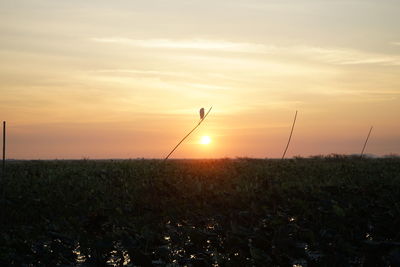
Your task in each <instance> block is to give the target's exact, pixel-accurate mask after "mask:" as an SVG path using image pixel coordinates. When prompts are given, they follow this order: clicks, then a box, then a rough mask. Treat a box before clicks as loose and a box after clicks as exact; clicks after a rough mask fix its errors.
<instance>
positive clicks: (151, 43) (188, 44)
mask: <svg viewBox="0 0 400 267" xmlns="http://www.w3.org/2000/svg"><path fill="white" fill-rule="evenodd" d="M92 40H93V41H95V42H100V43H115V44H124V45H132V46H137V47H143V48H167V49H198V50H217V51H227V52H245V53H266V52H268V51H270V52H271V51H272V50H273V49H274V47H272V46H271V47H267V46H265V45H262V44H253V43H239V42H227V41H216V40H204V39H193V40H170V39H130V38H93V39H92Z"/></svg>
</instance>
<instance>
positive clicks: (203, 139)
mask: <svg viewBox="0 0 400 267" xmlns="http://www.w3.org/2000/svg"><path fill="white" fill-rule="evenodd" d="M210 143H211V138H210V137H209V136H207V135H204V136H202V137H201V138H200V144H202V145H208V144H210Z"/></svg>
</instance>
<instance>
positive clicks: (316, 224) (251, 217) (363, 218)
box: [0, 156, 400, 266]
mask: <svg viewBox="0 0 400 267" xmlns="http://www.w3.org/2000/svg"><path fill="white" fill-rule="evenodd" d="M0 200H1V202H0V203H1V222H0V227H1V233H0V265H1V266H9V265H15V266H56V265H64V266H107V265H109V266H119V265H129V266H153V265H155V266H184V265H186V266H400V159H399V158H382V159H360V158H356V157H344V156H330V157H326V158H322V157H315V158H308V159H301V158H296V159H290V160H258V159H235V160H231V159H220V160H176V161H175V160H171V161H168V162H166V164H161V162H160V161H157V160H126V161H91V160H81V161H22V162H8V164H7V173H6V176H5V177H3V178H2V181H1V196H0Z"/></svg>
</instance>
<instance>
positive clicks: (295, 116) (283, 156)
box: [282, 110, 297, 159]
mask: <svg viewBox="0 0 400 267" xmlns="http://www.w3.org/2000/svg"><path fill="white" fill-rule="evenodd" d="M296 118H297V110H296V114H295V115H294V120H293V124H292V130H291V131H290V135H289V140H288V142H287V145H286V148H285V151H284V152H283V155H282V159H284V158H285V155H286V151H287V150H288V147H289V144H290V140H291V139H292V134H293V129H294V125H295V124H296Z"/></svg>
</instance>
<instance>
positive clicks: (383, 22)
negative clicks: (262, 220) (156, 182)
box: [0, 0, 400, 159]
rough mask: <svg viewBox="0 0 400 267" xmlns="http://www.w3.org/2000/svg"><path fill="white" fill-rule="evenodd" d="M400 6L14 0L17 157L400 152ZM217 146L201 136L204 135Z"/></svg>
mask: <svg viewBox="0 0 400 267" xmlns="http://www.w3.org/2000/svg"><path fill="white" fill-rule="evenodd" d="M398 14H400V6H399V5H398V3H397V2H396V1H392V0H386V1H372V0H365V1H324V0H314V1H305V0H298V1H275V0H272V1H261V0H260V1H255V0H246V1H244V0H235V1H225V0H223V1H218V2H216V1H208V0H204V1H194V0H193V1H176V0H170V1H164V0H158V1H156V0H148V1H127V0H120V1H105V0H100V1H76V0H73V1H52V0H39V1H33V0H21V1H2V0H0V22H1V23H0V59H1V60H0V120H7V122H8V157H9V158H16V159H52V158H59V159H63V158H82V157H87V158H136V157H145V158H147V157H151V158H162V157H165V156H166V155H167V154H168V152H169V151H170V150H171V149H172V148H173V147H174V146H175V145H176V143H177V142H178V141H179V140H180V139H181V138H182V137H183V136H184V135H185V134H186V133H187V132H188V131H189V130H191V129H192V128H193V127H194V126H195V124H196V123H197V122H198V119H199V115H198V110H199V109H200V108H201V107H205V108H206V109H208V108H209V107H210V106H213V110H212V112H211V113H210V115H209V117H208V118H207V120H206V121H205V122H204V123H203V124H202V125H201V127H200V128H199V129H198V130H197V131H196V132H195V133H194V134H193V135H192V136H191V137H190V138H189V139H188V140H186V142H185V143H183V144H182V146H181V147H180V148H178V150H177V151H176V153H174V155H173V157H175V158H217V157H237V156H248V157H280V156H281V155H282V152H283V150H284V148H285V145H286V141H287V138H288V135H289V132H290V127H291V123H292V120H293V116H294V112H295V110H298V111H299V115H298V121H297V125H296V128H295V131H294V136H293V139H292V143H291V146H290V148H289V151H288V154H287V155H288V156H289V157H291V156H293V155H302V156H308V155H316V154H330V153H346V154H352V153H359V152H360V151H361V148H362V145H363V142H364V139H365V137H366V135H367V133H368V130H369V127H370V126H371V125H373V126H374V130H373V132H372V135H371V139H370V142H369V144H368V147H367V151H366V152H367V153H372V154H376V155H385V154H390V153H400V123H399V114H400V100H399V99H400V98H399V96H400V78H399V77H400V28H399V27H398V25H399V24H400V19H399V17H398ZM205 135H207V136H210V137H211V139H212V143H211V144H209V145H201V144H199V140H200V138H201V137H202V136H205Z"/></svg>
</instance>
